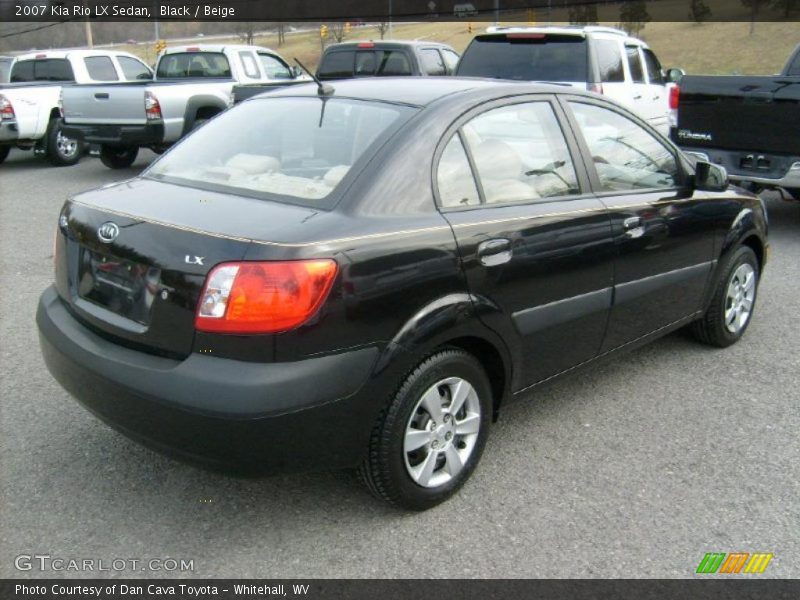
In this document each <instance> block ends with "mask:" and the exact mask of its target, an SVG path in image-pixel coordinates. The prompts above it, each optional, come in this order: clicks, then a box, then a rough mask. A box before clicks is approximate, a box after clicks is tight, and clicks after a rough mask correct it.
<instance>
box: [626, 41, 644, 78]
mask: <svg viewBox="0 0 800 600" xmlns="http://www.w3.org/2000/svg"><path fill="white" fill-rule="evenodd" d="M625 54H627V55H628V69H629V70H630V72H631V79H632V80H633V83H644V69H642V60H641V59H640V58H639V48H638V47H637V46H625Z"/></svg>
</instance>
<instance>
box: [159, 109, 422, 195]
mask: <svg viewBox="0 0 800 600" xmlns="http://www.w3.org/2000/svg"><path fill="white" fill-rule="evenodd" d="M415 110H416V109H413V108H411V107H407V106H399V105H394V104H386V103H381V102H365V101H359V100H350V99H345V98H325V99H321V98H264V99H261V100H256V101H252V102H244V103H242V104H241V105H239V106H237V107H235V108H233V109H231V110H229V111H226V112H224V113H222V114H220V115H219V116H217V117H215V118H214V119H212V120H211V121H209V122H208V123H206V124H205V125H204V126H203V127H201V128H200V129H198V130H197V131H195V132H194V133H192V134H191V135H190V136H188V137H187V138H186V139H185V140H184V141H183V142H181V144H179V145H178V146H175V148H173V149H172V150H170V151H169V152H167V153H166V154H165V155H164V156H163V157H162V158H161V159H160V160H158V161H157V162H156V163H155V164H154V165H153V166H152V167H151V168H150V169H149V170H148V171H147V173H146V176H147V177H150V178H154V179H160V180H164V181H169V182H174V183H178V184H182V185H187V186H191V187H197V188H200V189H210V190H218V191H224V192H233V193H239V194H242V195H245V196H251V197H255V198H263V199H267V200H277V201H286V202H291V203H295V204H302V205H304V206H314V207H320V208H327V207H329V206H330V205H331V203H333V202H334V200H333V199H330V201H329V200H328V198H329V196H330V195H331V193H332V192H333V191H334V190H336V188H337V187H338V186H339V184H340V183H341V182H342V180H344V179H345V178H346V177H347V175H348V172H349V171H350V169H351V168H353V167H354V165H356V164H357V163H358V161H359V159H360V158H361V157H362V155H363V156H366V157H369V156H372V154H373V153H374V152H375V149H376V148H377V147H379V145H380V144H382V143H383V142H384V141H386V140H387V139H388V138H389V136H390V135H392V134H393V133H394V131H395V130H396V128H397V127H399V126H400V125H402V123H404V122H405V121H406V120H407V119H408V118H410V116H411V115H412V114H413V113H414V112H415Z"/></svg>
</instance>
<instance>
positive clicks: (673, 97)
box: [669, 84, 681, 110]
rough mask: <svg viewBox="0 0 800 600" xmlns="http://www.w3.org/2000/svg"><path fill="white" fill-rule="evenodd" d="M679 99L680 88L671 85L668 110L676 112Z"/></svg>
mask: <svg viewBox="0 0 800 600" xmlns="http://www.w3.org/2000/svg"><path fill="white" fill-rule="evenodd" d="M680 99H681V88H680V86H679V85H678V84H673V86H672V87H671V88H669V108H670V110H678V102H679V101H680Z"/></svg>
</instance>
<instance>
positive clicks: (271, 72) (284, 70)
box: [258, 53, 293, 79]
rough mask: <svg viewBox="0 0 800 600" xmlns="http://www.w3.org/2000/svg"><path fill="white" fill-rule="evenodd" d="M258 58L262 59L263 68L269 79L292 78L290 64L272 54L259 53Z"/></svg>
mask: <svg viewBox="0 0 800 600" xmlns="http://www.w3.org/2000/svg"><path fill="white" fill-rule="evenodd" d="M258 60H259V61H261V68H262V69H264V73H265V74H266V76H267V79H292V78H293V77H292V71H291V69H290V68H289V66H288V65H287V64H286V63H285V62H283V61H282V60H280V59H278V58H277V57H275V56H272V55H271V54H263V53H259V54H258Z"/></svg>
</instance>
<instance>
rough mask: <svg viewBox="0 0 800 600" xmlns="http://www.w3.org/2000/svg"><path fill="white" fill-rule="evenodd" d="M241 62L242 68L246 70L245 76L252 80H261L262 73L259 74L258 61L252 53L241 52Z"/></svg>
mask: <svg viewBox="0 0 800 600" xmlns="http://www.w3.org/2000/svg"><path fill="white" fill-rule="evenodd" d="M239 60H241V61H242V67H243V68H244V74H245V75H247V76H248V77H249V78H250V79H260V78H261V73H259V72H258V65H257V64H256V59H255V58H253V53H252V52H247V51H242V52H239Z"/></svg>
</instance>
